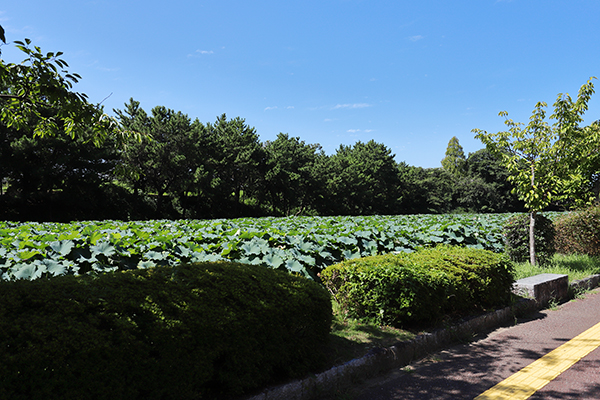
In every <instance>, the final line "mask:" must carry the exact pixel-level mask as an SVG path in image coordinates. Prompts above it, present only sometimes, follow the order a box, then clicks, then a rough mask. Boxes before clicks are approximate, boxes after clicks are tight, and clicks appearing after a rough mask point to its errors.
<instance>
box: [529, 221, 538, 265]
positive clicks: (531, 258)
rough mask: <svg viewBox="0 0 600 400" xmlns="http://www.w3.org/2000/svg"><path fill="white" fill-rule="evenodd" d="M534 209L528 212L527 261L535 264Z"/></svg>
mask: <svg viewBox="0 0 600 400" xmlns="http://www.w3.org/2000/svg"><path fill="white" fill-rule="evenodd" d="M535 214H536V212H535V211H532V212H530V213H529V262H530V263H531V265H536V264H537V260H536V257H535Z"/></svg>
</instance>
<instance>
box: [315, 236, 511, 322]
mask: <svg viewBox="0 0 600 400" xmlns="http://www.w3.org/2000/svg"><path fill="white" fill-rule="evenodd" d="M320 276H321V279H322V280H323V282H324V284H325V286H326V287H327V288H328V289H329V291H330V292H331V293H332V294H333V296H334V297H335V299H336V300H337V301H338V303H339V304H340V306H341V307H342V310H344V311H345V312H346V313H347V314H348V316H350V317H352V318H359V319H366V320H371V321H376V322H378V323H380V324H393V325H395V326H400V325H403V324H411V323H418V322H431V321H435V320H437V319H439V318H441V317H442V316H444V315H445V314H449V313H466V312H471V311H475V310H478V309H481V308H484V307H491V306H497V305H502V304H506V303H507V302H508V301H509V300H510V292H511V287H512V282H513V279H512V265H511V264H510V262H508V261H507V260H506V259H504V258H503V256H502V255H498V254H494V253H492V252H489V251H486V250H478V249H468V248H459V247H450V246H439V247H436V248H432V249H422V250H419V251H417V252H415V253H410V254H407V253H401V254H387V255H382V256H373V257H366V258H361V259H357V260H347V261H344V262H342V263H339V264H336V265H333V266H330V267H328V268H326V269H325V270H324V271H323V272H322V273H321V274H320Z"/></svg>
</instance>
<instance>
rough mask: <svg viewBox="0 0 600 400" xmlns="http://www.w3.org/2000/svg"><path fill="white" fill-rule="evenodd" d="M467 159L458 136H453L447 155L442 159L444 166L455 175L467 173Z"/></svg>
mask: <svg viewBox="0 0 600 400" xmlns="http://www.w3.org/2000/svg"><path fill="white" fill-rule="evenodd" d="M466 162H467V159H466V157H465V152H464V151H463V148H462V146H461V145H460V143H459V142H458V138H457V137H456V136H453V137H452V139H450V142H448V147H447V148H446V157H444V158H443V159H442V167H443V168H444V169H445V170H446V171H448V172H449V173H451V174H452V175H454V176H461V175H463V174H464V173H465V169H466V168H465V166H466Z"/></svg>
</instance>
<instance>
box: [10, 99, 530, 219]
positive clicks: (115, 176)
mask: <svg viewBox="0 0 600 400" xmlns="http://www.w3.org/2000/svg"><path fill="white" fill-rule="evenodd" d="M115 112H116V114H117V118H118V119H119V120H120V123H121V124H122V125H123V127H124V128H125V129H128V130H132V131H135V132H138V133H140V134H141V137H142V139H141V140H140V139H139V138H138V136H135V137H131V138H130V139H129V140H128V141H127V142H126V143H125V144H124V145H118V144H117V142H116V141H114V140H110V139H109V140H106V141H104V142H103V143H102V144H101V145H99V146H98V145H97V144H93V143H92V142H91V141H89V140H86V137H85V135H82V136H78V137H77V138H71V137H70V136H69V135H55V136H44V137H39V136H35V135H34V134H33V129H34V128H33V127H31V128H27V127H23V126H21V127H19V128H18V129H17V128H15V127H14V126H12V127H10V128H9V127H7V126H5V125H0V177H1V178H2V182H3V185H2V194H1V196H0V198H1V201H2V204H1V205H2V215H0V218H2V219H17V220H56V221H59V220H73V219H100V218H102V219H110V218H112V219H148V218H230V217H241V216H261V215H275V216H285V215H295V214H305V215H306V214H308V215H311V214H314V215H359V214H361V215H369V214H409V213H447V212H506V211H517V210H521V209H522V204H521V203H519V202H518V201H517V199H516V198H515V196H514V195H512V194H511V193H510V191H511V186H510V185H509V183H508V181H507V171H506V170H505V168H503V167H502V165H501V163H500V162H499V161H498V160H497V159H496V158H495V157H494V156H492V155H491V153H489V152H487V151H486V150H479V151H477V152H475V153H472V154H469V155H468V157H466V156H465V155H464V153H463V152H462V147H460V144H459V143H458V140H457V139H456V138H453V139H452V140H451V141H450V143H449V146H448V151H447V154H446V157H445V158H444V161H443V162H442V164H443V165H444V167H442V168H429V169H425V168H420V167H414V166H409V165H407V164H406V163H403V162H401V163H397V162H396V161H395V160H394V155H393V154H392V152H391V150H390V149H389V148H387V147H386V146H385V145H384V144H381V143H376V142H375V141H373V140H371V141H369V142H367V143H363V142H360V141H359V142H357V143H355V144H354V145H353V146H346V145H341V146H340V147H339V148H338V149H337V150H336V152H335V153H334V154H332V155H326V154H325V153H324V151H323V150H322V148H321V147H320V146H319V145H318V144H307V143H305V142H304V141H302V140H301V139H300V138H299V137H291V136H289V135H288V134H283V133H280V134H279V135H278V136H277V138H276V139H275V140H273V141H267V142H261V141H260V138H259V136H258V133H257V132H256V130H255V129H254V128H253V127H251V126H249V125H248V124H247V123H246V121H245V120H244V119H242V118H239V117H237V118H234V119H228V118H227V116H226V115H225V114H223V115H221V116H219V117H218V118H217V119H216V121H215V122H214V123H202V122H200V121H199V120H198V119H196V120H191V119H190V118H189V117H188V116H187V115H185V114H183V113H181V112H176V111H174V110H171V109H168V108H166V107H163V106H158V107H154V108H153V109H152V110H151V112H150V113H147V112H145V111H144V110H143V109H142V108H140V104H139V102H137V101H134V100H133V99H132V100H130V102H129V103H127V104H125V108H124V109H123V110H115Z"/></svg>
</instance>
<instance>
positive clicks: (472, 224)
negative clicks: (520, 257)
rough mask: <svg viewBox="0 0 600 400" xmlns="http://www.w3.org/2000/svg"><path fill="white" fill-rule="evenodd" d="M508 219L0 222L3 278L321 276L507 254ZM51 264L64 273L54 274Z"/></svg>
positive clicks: (460, 216)
mask: <svg viewBox="0 0 600 400" xmlns="http://www.w3.org/2000/svg"><path fill="white" fill-rule="evenodd" d="M506 218H507V215H504V214H485V215H472V214H471V215H470V214H456V215H403V216H364V217H288V218H240V219H232V220H176V221H172V220H155V221H145V222H139V221H133V222H120V221H98V222H93V221H84V222H72V223H68V224H64V223H24V224H21V223H12V222H0V273H1V278H2V279H5V280H12V279H37V278H39V277H42V276H54V275H60V274H76V273H77V274H87V273H92V274H93V273H101V272H106V271H112V270H128V269H136V268H148V267H152V266H156V265H159V266H160V265H178V264H180V263H188V262H199V261H216V260H231V261H239V262H242V263H247V264H255V265H262V266H265V267H269V268H275V269H283V270H289V271H293V272H296V273H300V274H302V275H305V276H309V277H313V278H314V277H316V274H317V273H318V272H320V271H321V270H322V269H323V268H325V267H327V266H329V265H332V264H335V263H337V262H340V261H343V260H345V259H352V258H358V257H366V256H371V255H376V254H382V253H389V252H392V251H406V252H408V251H413V250H414V249H416V248H418V247H422V246H434V245H437V244H440V243H445V244H452V245H463V246H467V247H475V248H485V249H489V250H492V251H495V252H501V251H502V250H503V247H504V246H503V242H502V226H503V224H504V221H505V219H506ZM54 242H60V243H61V246H62V244H64V245H65V246H69V247H68V248H69V249H70V251H68V252H67V251H60V252H57V251H56V250H55V249H56V247H55V246H54V245H53V243H54ZM65 248H67V247H65ZM108 249H111V250H110V251H108ZM48 263H53V265H54V263H57V264H58V265H61V266H62V267H61V268H59V269H52V270H49V269H48V267H49V266H48Z"/></svg>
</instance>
